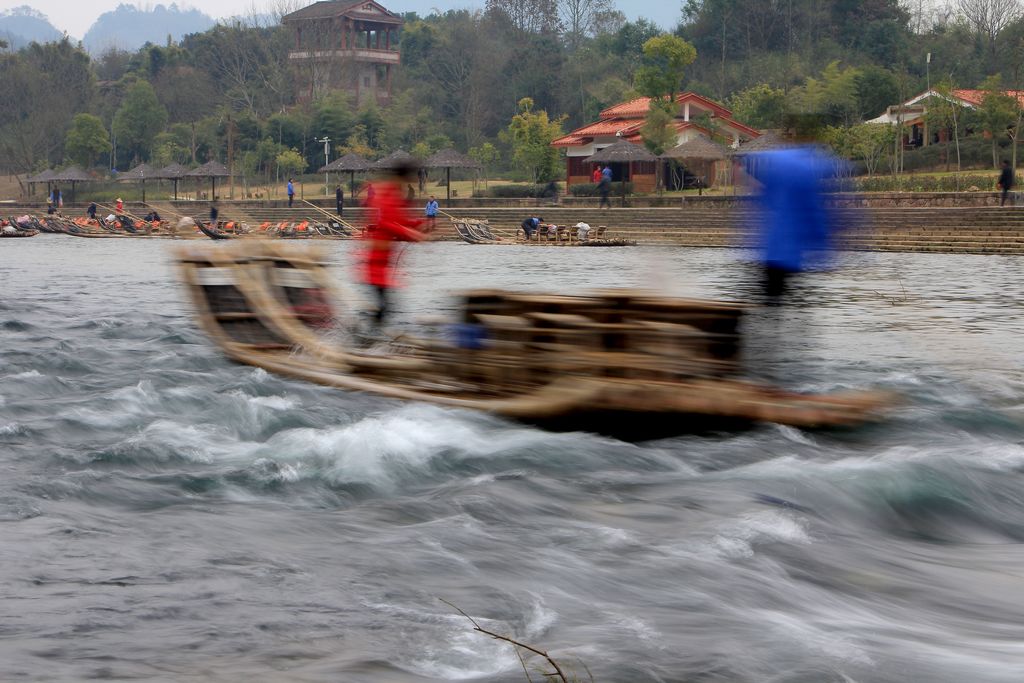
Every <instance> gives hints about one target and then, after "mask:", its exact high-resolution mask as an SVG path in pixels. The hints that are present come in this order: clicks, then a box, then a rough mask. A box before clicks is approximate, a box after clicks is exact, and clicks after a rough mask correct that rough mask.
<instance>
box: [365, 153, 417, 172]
mask: <svg viewBox="0 0 1024 683" xmlns="http://www.w3.org/2000/svg"><path fill="white" fill-rule="evenodd" d="M415 163H416V157H414V156H413V155H411V154H409V153H408V152H406V151H405V150H404V149H396V150H395V151H394V152H392V153H391V154H389V155H387V156H386V157H384V158H383V159H381V160H379V161H378V162H377V163H375V164H374V165H373V167H374V168H377V169H389V168H397V167H399V166H409V165H412V164H415Z"/></svg>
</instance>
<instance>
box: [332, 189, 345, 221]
mask: <svg viewBox="0 0 1024 683" xmlns="http://www.w3.org/2000/svg"><path fill="white" fill-rule="evenodd" d="M334 202H335V204H336V205H337V206H336V207H335V208H337V209H338V218H341V216H342V213H343V212H344V211H345V193H344V192H342V191H341V185H338V187H337V189H335V190H334Z"/></svg>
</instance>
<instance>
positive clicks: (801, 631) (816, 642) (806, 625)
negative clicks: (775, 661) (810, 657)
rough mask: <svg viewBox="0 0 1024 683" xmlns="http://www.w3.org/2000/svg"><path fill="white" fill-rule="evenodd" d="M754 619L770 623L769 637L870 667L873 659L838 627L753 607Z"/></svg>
mask: <svg viewBox="0 0 1024 683" xmlns="http://www.w3.org/2000/svg"><path fill="white" fill-rule="evenodd" d="M754 613H755V615H756V617H760V618H759V619H757V618H755V621H759V622H766V624H770V625H771V626H770V630H771V632H772V635H773V636H779V637H783V638H785V639H787V640H791V641H793V642H795V643H797V644H799V645H800V647H801V648H803V649H808V650H811V651H813V652H817V653H819V654H821V655H825V656H827V657H828V658H830V659H837V660H839V661H841V662H844V663H846V664H858V665H861V666H872V665H873V664H874V660H872V658H871V656H870V655H868V653H867V652H866V651H865V650H864V648H862V647H861V646H859V645H857V643H855V642H854V640H853V639H852V638H850V637H849V636H847V635H844V634H843V633H842V631H840V630H838V629H831V628H828V629H826V628H822V627H821V626H820V625H818V624H816V623H815V622H813V621H812V620H809V619H807V618H802V617H799V616H797V615H794V614H787V613H784V612H779V611H775V610H772V611H769V610H754Z"/></svg>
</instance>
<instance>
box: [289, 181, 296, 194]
mask: <svg viewBox="0 0 1024 683" xmlns="http://www.w3.org/2000/svg"><path fill="white" fill-rule="evenodd" d="M288 194H295V186H294V185H292V181H290V180H289V181H288Z"/></svg>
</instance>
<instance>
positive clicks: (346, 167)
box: [317, 152, 374, 198]
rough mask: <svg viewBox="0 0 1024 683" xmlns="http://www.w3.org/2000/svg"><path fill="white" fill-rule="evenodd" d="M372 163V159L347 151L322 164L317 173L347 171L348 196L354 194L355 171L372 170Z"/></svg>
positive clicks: (353, 195)
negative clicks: (324, 164) (343, 154)
mask: <svg viewBox="0 0 1024 683" xmlns="http://www.w3.org/2000/svg"><path fill="white" fill-rule="evenodd" d="M373 167H374V164H373V162H372V161H369V160H367V159H364V158H363V157H361V156H359V155H358V154H354V153H352V152H349V153H348V154H346V155H345V156H342V157H338V158H337V159H335V160H334V161H332V162H331V163H329V164H327V165H326V166H322V167H321V168H320V170H319V171H317V172H318V173H333V172H337V173H343V172H345V171H347V172H348V173H349V175H350V177H349V192H350V193H351V194H350V195H349V196H351V197H353V198H354V197H355V196H356V173H365V172H366V171H369V170H372V169H373Z"/></svg>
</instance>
